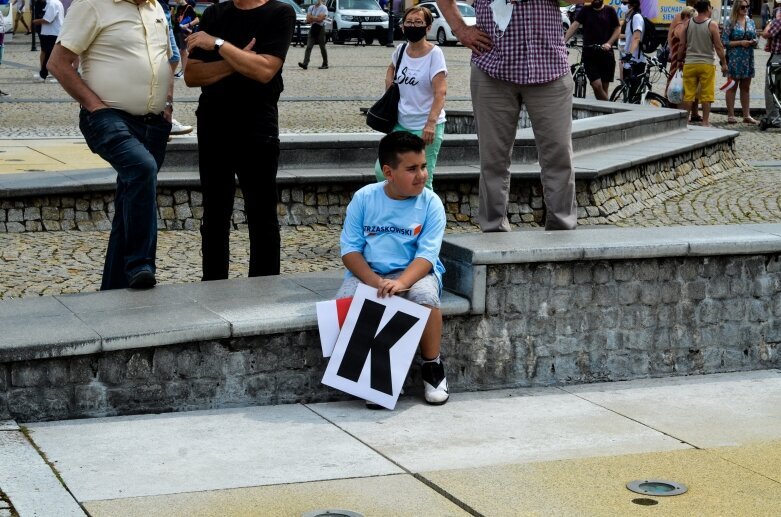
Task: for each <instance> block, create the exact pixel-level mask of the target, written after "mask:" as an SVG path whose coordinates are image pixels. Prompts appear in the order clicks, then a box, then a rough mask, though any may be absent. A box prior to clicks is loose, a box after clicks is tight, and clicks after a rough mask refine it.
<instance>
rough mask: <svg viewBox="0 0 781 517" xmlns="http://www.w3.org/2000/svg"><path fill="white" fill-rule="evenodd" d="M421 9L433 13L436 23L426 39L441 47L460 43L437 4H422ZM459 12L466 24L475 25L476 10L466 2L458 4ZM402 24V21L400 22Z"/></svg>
mask: <svg viewBox="0 0 781 517" xmlns="http://www.w3.org/2000/svg"><path fill="white" fill-rule="evenodd" d="M418 6H419V7H425V8H427V9H428V10H429V11H431V15H432V16H433V17H434V23H432V24H431V30H430V31H428V34H427V35H426V39H430V40H436V42H437V43H438V44H440V45H448V44H452V45H455V44H456V43H457V42H458V38H456V35H455V34H453V29H451V28H450V25H448V23H447V20H445V17H444V16H442V13H441V12H440V11H439V8H438V7H437V4H436V3H435V2H421V3H419V4H418ZM456 6H457V7H458V10H459V11H460V12H461V16H462V17H463V18H464V23H466V24H467V25H474V24H475V23H476V21H477V20H476V18H475V9H474V7H472V6H471V5H469V4H468V3H466V2H456ZM399 24H401V20H399Z"/></svg>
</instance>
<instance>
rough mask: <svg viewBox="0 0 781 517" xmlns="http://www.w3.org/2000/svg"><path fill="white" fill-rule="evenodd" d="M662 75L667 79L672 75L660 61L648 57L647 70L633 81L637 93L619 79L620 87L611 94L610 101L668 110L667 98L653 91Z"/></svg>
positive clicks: (627, 83) (628, 84) (668, 102)
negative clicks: (655, 83) (654, 84)
mask: <svg viewBox="0 0 781 517" xmlns="http://www.w3.org/2000/svg"><path fill="white" fill-rule="evenodd" d="M625 73H626V69H625ZM662 75H664V76H665V78H669V77H670V73H669V72H668V71H667V69H666V68H665V67H664V65H663V64H662V63H661V62H660V61H659V60H658V59H656V58H655V57H652V56H646V62H645V69H644V70H643V72H642V73H641V74H639V75H637V76H636V77H634V78H633V79H634V80H633V81H632V83H634V84H635V85H636V87H635V91H634V92H632V91H631V90H632V85H631V84H630V83H629V82H628V81H625V80H621V79H619V80H618V86H616V87H615V89H614V90H613V93H611V94H610V101H611V102H625V103H627V104H643V105H645V106H653V107H655V108H666V107H668V106H669V105H670V101H668V100H667V97H665V96H664V95H660V94H658V93H656V92H653V91H651V90H652V89H653V83H654V82H656V81H657V80H658V79H660V78H661V76H662Z"/></svg>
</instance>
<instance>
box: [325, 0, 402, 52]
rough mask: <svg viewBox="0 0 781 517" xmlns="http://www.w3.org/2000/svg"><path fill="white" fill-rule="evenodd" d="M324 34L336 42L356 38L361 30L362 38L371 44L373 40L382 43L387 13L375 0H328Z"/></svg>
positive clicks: (384, 36)
mask: <svg viewBox="0 0 781 517" xmlns="http://www.w3.org/2000/svg"><path fill="white" fill-rule="evenodd" d="M325 6H326V8H328V20H327V21H326V24H325V30H326V34H328V35H330V37H331V41H333V42H334V43H337V44H341V43H344V42H345V41H347V40H350V39H352V38H357V37H358V35H359V33H360V31H361V30H362V31H363V40H364V41H365V42H366V44H367V45H371V44H372V43H373V42H374V40H377V42H378V43H379V44H380V45H384V44H385V42H386V41H387V39H388V13H386V12H385V11H383V10H382V9H380V5H379V4H378V3H377V2H376V1H375V0H328V1H327V2H326V4H325Z"/></svg>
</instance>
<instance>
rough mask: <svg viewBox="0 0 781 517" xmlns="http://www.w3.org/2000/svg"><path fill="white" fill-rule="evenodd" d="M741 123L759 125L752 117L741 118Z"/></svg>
mask: <svg viewBox="0 0 781 517" xmlns="http://www.w3.org/2000/svg"><path fill="white" fill-rule="evenodd" d="M743 122H745V123H746V124H759V121H758V120H757V119H755V118H753V117H743Z"/></svg>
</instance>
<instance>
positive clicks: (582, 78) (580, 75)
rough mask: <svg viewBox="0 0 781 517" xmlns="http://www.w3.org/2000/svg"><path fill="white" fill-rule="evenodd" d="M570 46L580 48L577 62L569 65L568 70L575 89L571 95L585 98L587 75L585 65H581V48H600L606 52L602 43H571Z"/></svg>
mask: <svg viewBox="0 0 781 517" xmlns="http://www.w3.org/2000/svg"><path fill="white" fill-rule="evenodd" d="M569 47H570V48H578V49H580V56H579V57H578V62H577V63H575V64H573V65H571V66H570V72H571V73H572V80H573V81H574V83H575V90H574V92H573V95H574V96H575V97H577V98H579V99H585V98H586V86H587V85H588V82H589V81H588V76H587V75H586V67H585V66H584V65H583V50H584V49H594V50H596V49H600V50H602V51H603V52H606V51H605V50H604V49H603V48H602V45H585V46H584V45H576V44H574V43H573V44H571V45H569Z"/></svg>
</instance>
